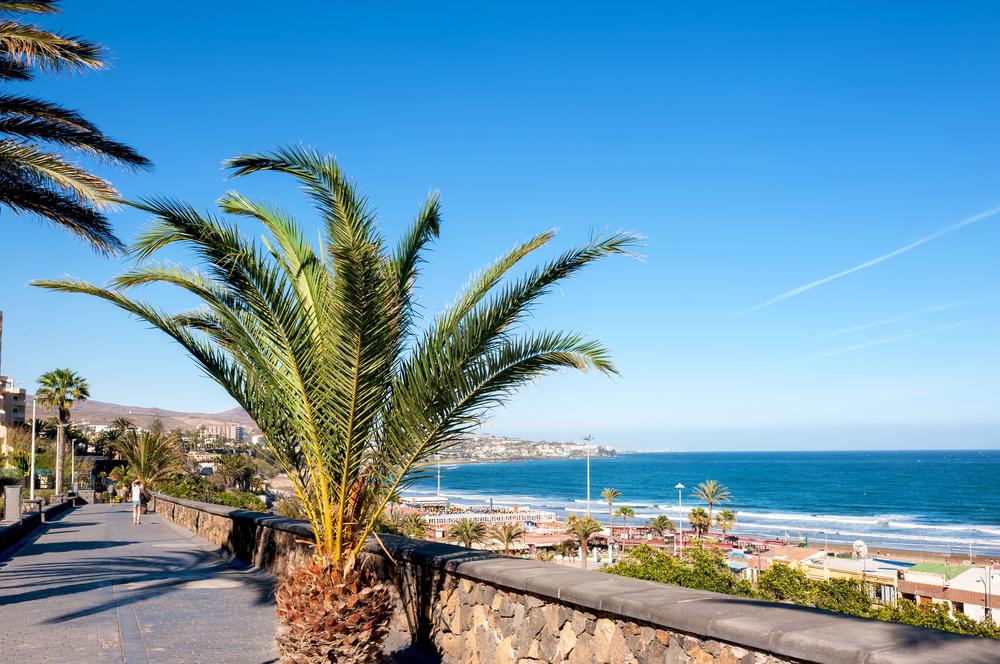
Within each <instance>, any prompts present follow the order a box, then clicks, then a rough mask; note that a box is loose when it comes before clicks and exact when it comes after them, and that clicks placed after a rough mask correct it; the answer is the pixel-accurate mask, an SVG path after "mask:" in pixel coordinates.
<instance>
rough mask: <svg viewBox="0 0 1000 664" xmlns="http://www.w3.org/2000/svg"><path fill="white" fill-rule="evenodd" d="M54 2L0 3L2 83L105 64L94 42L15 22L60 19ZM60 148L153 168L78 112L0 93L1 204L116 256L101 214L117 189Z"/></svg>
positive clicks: (120, 163) (97, 158)
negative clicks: (37, 17) (48, 17)
mask: <svg viewBox="0 0 1000 664" xmlns="http://www.w3.org/2000/svg"><path fill="white" fill-rule="evenodd" d="M57 4H58V3H57V2H56V1H55V0H29V1H26V2H4V3H0V81H3V82H8V83H9V82H12V81H16V82H24V81H30V80H31V79H32V78H34V76H35V73H36V72H38V71H40V72H42V73H46V74H60V73H80V72H84V71H87V70H92V69H103V68H104V67H105V66H106V63H107V52H106V50H105V49H104V48H103V47H101V46H100V45H98V44H97V43H95V42H92V41H89V40H86V39H82V38H80V37H69V36H66V35H63V34H58V33H54V32H49V31H47V30H42V29H41V28H38V27H37V26H33V25H28V24H26V23H23V22H22V21H21V20H18V19H19V18H20V17H21V16H24V15H51V14H58V13H59V12H60V10H59V9H58V8H57V6H56V5H57ZM65 151H70V152H74V153H77V154H81V155H86V156H88V157H91V158H92V159H94V160H95V161H96V162H97V163H99V164H102V165H107V164H113V165H116V166H119V167H122V168H124V169H126V170H141V169H149V168H151V166H152V164H151V163H150V162H149V161H148V160H147V159H146V158H145V157H143V156H141V155H140V154H139V153H138V152H136V151H135V150H133V149H132V148H130V147H129V146H127V145H125V144H124V143H119V142H117V141H113V140H111V139H110V138H108V137H107V136H105V135H104V134H103V133H102V132H101V130H100V129H98V128H97V127H96V126H95V125H94V124H92V123H91V122H89V121H88V120H86V119H85V118H84V117H83V116H81V115H80V114H79V113H77V112H76V111H73V110H70V109H67V108H64V107H62V106H59V105H57V104H53V103H51V102H47V101H42V100H40V99H35V98H33V97H25V96H21V95H16V94H11V93H9V92H7V91H0V205H2V206H5V207H7V208H8V209H9V210H11V211H13V212H14V213H15V214H29V215H32V216H35V217H41V218H42V219H46V220H47V221H49V222H51V223H54V224H57V225H59V226H62V227H63V228H65V229H66V230H68V231H70V232H71V233H73V234H74V235H76V236H78V237H80V238H81V239H83V240H84V241H85V242H86V243H88V244H89V245H90V246H91V247H93V248H94V249H95V250H96V251H98V252H99V253H102V254H115V253H118V252H119V251H120V250H121V249H123V248H124V247H123V245H122V243H121V241H120V240H119V239H118V238H117V237H115V234H114V232H113V230H112V228H111V224H109V223H108V220H107V218H106V217H105V216H104V211H106V210H107V209H109V208H110V207H112V206H113V201H114V199H116V198H117V197H118V192H117V191H116V190H115V188H114V187H113V186H112V185H111V183H110V182H109V181H107V180H105V179H104V178H102V177H99V176H97V175H95V174H93V173H91V172H90V171H87V170H86V169H84V168H81V167H80V166H78V165H77V164H76V163H74V162H73V161H72V160H70V159H68V158H67V157H66V156H65V155H64V154H61V153H62V152H65Z"/></svg>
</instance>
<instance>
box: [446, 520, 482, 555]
mask: <svg viewBox="0 0 1000 664" xmlns="http://www.w3.org/2000/svg"><path fill="white" fill-rule="evenodd" d="M445 537H447V538H448V539H450V540H451V541H453V542H458V543H459V544H461V545H462V546H464V547H466V548H469V549H471V548H472V545H473V544H478V543H479V542H482V541H483V540H485V539H486V524H485V523H480V522H479V521H473V520H472V519H468V518H464V519H459V520H457V521H456V522H455V523H453V524H451V525H450V526H449V527H448V531H447V532H446V533H445Z"/></svg>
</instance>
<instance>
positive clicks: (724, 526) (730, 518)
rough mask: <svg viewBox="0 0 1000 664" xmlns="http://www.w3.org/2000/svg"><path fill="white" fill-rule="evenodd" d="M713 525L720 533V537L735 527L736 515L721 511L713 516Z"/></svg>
mask: <svg viewBox="0 0 1000 664" xmlns="http://www.w3.org/2000/svg"><path fill="white" fill-rule="evenodd" d="M715 525H717V526H718V527H719V530H721V531H722V536H723V537H725V536H726V533H728V532H729V531H730V530H732V529H733V528H735V527H736V514H735V513H734V512H732V511H730V510H722V511H721V512H719V513H718V514H716V515H715Z"/></svg>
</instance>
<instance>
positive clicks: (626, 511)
mask: <svg viewBox="0 0 1000 664" xmlns="http://www.w3.org/2000/svg"><path fill="white" fill-rule="evenodd" d="M615 516H620V517H621V518H622V537H625V527H626V525H627V521H628V518H629V517H633V518H634V517H635V510H634V509H632V508H631V507H629V506H628V505H622V506H621V507H619V508H618V509H616V510H615Z"/></svg>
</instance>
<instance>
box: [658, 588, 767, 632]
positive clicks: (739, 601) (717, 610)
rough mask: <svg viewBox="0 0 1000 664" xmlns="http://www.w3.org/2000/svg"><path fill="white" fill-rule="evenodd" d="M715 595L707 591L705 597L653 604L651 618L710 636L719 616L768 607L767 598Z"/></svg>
mask: <svg viewBox="0 0 1000 664" xmlns="http://www.w3.org/2000/svg"><path fill="white" fill-rule="evenodd" d="M715 595H716V594H715V593H711V594H709V593H705V595H704V596H702V597H691V598H689V599H681V600H677V601H674V602H670V603H669V604H659V605H656V606H651V607H649V614H648V615H649V616H650V617H649V621H650V622H652V623H654V624H657V625H664V626H667V627H670V628H671V629H677V630H680V631H682V632H689V633H691V634H696V635H698V636H705V637H711V636H712V629H711V626H712V623H713V622H715V621H717V620H721V619H724V618H732V617H736V616H739V615H741V614H747V613H753V614H756V613H759V612H761V611H765V610H766V607H765V606H764V604H765V603H764V602H758V601H754V600H745V599H743V598H739V597H725V596H722V599H720V598H719V597H717V596H715Z"/></svg>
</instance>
